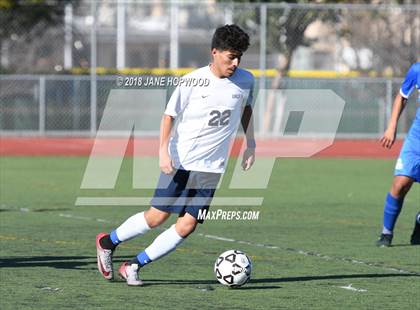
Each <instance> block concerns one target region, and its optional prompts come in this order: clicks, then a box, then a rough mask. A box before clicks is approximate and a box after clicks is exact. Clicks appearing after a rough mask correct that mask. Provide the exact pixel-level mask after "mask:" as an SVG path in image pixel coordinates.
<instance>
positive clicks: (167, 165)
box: [159, 152, 174, 174]
mask: <svg viewBox="0 0 420 310" xmlns="http://www.w3.org/2000/svg"><path fill="white" fill-rule="evenodd" d="M159 167H160V170H161V171H162V172H163V173H165V174H171V173H172V172H174V166H173V163H172V159H171V157H170V156H169V154H168V152H161V153H160V154H159Z"/></svg>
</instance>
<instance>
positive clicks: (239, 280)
mask: <svg viewBox="0 0 420 310" xmlns="http://www.w3.org/2000/svg"><path fill="white" fill-rule="evenodd" d="M251 271H252V263H251V260H250V259H249V257H248V256H247V255H246V254H245V253H244V252H242V251H238V250H229V251H226V252H223V253H222V254H220V256H219V257H218V258H217V260H216V263H215V264H214V273H215V275H216V278H217V280H218V281H219V282H220V283H222V284H223V285H226V286H230V287H239V286H242V285H244V284H245V283H247V282H248V281H249V279H250V278H251Z"/></svg>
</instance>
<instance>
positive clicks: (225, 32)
mask: <svg viewBox="0 0 420 310" xmlns="http://www.w3.org/2000/svg"><path fill="white" fill-rule="evenodd" d="M248 46H249V36H248V34H247V33H246V32H245V31H243V30H242V29H241V28H240V27H238V26H236V25H224V26H221V27H219V28H217V29H216V31H215V32H214V35H213V39H212V40H211V49H213V48H215V49H218V50H219V51H227V50H229V51H237V52H241V53H243V52H245V51H246V50H247V49H248Z"/></svg>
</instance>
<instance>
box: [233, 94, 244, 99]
mask: <svg viewBox="0 0 420 310" xmlns="http://www.w3.org/2000/svg"><path fill="white" fill-rule="evenodd" d="M241 98H242V94H232V99H241Z"/></svg>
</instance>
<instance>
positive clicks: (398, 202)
mask: <svg viewBox="0 0 420 310" xmlns="http://www.w3.org/2000/svg"><path fill="white" fill-rule="evenodd" d="M413 182H414V180H413V179H412V178H410V177H407V176H403V175H397V176H395V177H394V180H393V182H392V186H391V189H390V191H389V193H388V194H387V195H386V198H385V204H384V214H383V228H382V233H381V236H380V237H379V240H378V241H377V242H376V245H377V246H391V243H392V237H393V231H394V226H395V223H396V222H397V219H398V215H399V214H400V212H401V209H402V206H403V203H404V198H405V195H406V194H407V193H408V191H409V190H410V188H411V186H412V185H413Z"/></svg>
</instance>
